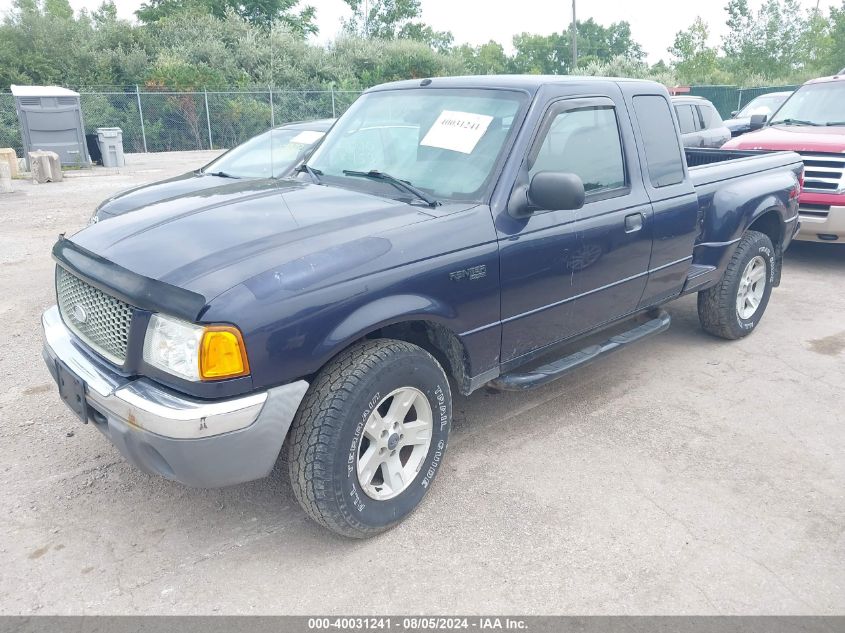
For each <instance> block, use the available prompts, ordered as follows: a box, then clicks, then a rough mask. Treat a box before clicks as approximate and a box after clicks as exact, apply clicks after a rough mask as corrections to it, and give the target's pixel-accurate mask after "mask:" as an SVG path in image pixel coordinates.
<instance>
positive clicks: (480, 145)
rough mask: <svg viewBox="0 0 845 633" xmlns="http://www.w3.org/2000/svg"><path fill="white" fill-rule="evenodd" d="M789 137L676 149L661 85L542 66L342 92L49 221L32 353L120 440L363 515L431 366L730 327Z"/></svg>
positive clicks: (212, 472) (740, 328)
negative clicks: (336, 104)
mask: <svg viewBox="0 0 845 633" xmlns="http://www.w3.org/2000/svg"><path fill="white" fill-rule="evenodd" d="M802 173H803V172H802V164H801V161H800V159H799V157H798V156H797V155H796V154H793V153H787V152H781V153H764V152H728V151H720V150H686V151H685V150H684V149H683V147H682V146H681V142H680V140H679V133H678V124H677V121H676V119H675V116H674V114H673V110H672V107H671V104H670V100H669V95H668V94H667V92H666V90H665V89H664V88H663V87H662V86H660V85H658V84H656V83H651V82H646V81H636V80H627V79H601V78H567V77H539V76H530V77H518V76H510V77H495V76H487V77H464V78H436V79H425V80H422V81H420V80H414V81H406V82H399V83H393V84H387V85H383V86H378V87H376V88H373V89H371V90H369V91H367V92H366V93H365V94H364V95H363V96H362V97H361V98H360V99H359V100H358V101H357V102H356V103H355V104H354V105H353V106H352V107H351V108H350V109H349V111H348V112H346V113H345V114H344V115H343V117H342V118H341V119H340V120H339V121H338V123H337V124H336V125H335V126H334V127H333V128H332V130H331V131H330V132H329V133H328V134H327V135H326V137H325V139H324V140H323V142H322V143H321V145H319V146H318V148H317V149H316V151H315V153H314V154H313V155H312V156H311V158H310V159H309V160H308V162H307V164H303V165H302V166H300V168H299V173H298V174H297V175H296V177H295V178H294V179H289V180H274V179H267V180H252V181H245V182H236V183H234V184H232V185H230V186H228V187H223V188H215V189H212V190H209V191H202V192H194V193H188V194H185V195H184V196H179V197H172V198H168V199H166V200H162V201H159V202H156V203H154V204H150V205H149V206H147V207H146V208H144V209H141V210H139V211H136V212H134V213H128V214H125V215H121V216H118V217H115V218H113V219H110V220H109V221H108V222H101V223H98V224H95V225H92V226H90V227H88V228H86V229H84V230H82V231H80V232H79V233H77V234H75V235H73V236H72V237H62V238H60V239H59V241H58V242H57V243H56V245H55V247H54V249H53V255H54V257H55V260H56V262H57V266H56V293H57V303H58V305H57V306H54V307H52V308H50V309H49V310H47V311H46V312H45V314H44V316H43V326H44V331H45V340H46V344H45V347H44V358H45V360H46V362H47V366H48V367H49V369H50V371H51V372H52V374H53V376H54V378H55V379H56V381H57V383H58V387H59V392H60V395H61V397H62V399H63V400H64V401H65V402H66V403H67V404H68V405H69V406H70V408H71V409H72V410H73V411H74V412H75V413H76V414H77V415H78V416H79V417H80V418H81V419H82V420H83V421H85V422H89V423H92V424H93V425H95V426H96V427H97V428H99V429H100V430H101V431H103V432H104V434H105V435H106V436H107V437H108V438H109V439H110V440H111V441H112V442H113V443H114V444H115V446H117V448H118V449H119V450H120V451H121V453H122V454H123V455H124V456H125V457H126V458H127V459H128V460H129V461H131V462H132V463H133V464H135V465H137V466H138V467H139V468H141V469H143V470H144V471H147V472H149V473H157V474H160V475H163V476H164V477H167V478H169V479H173V480H176V481H180V482H183V483H185V484H187V485H189V486H202V487H215V486H226V485H231V484H236V483H239V482H244V481H248V480H252V479H257V478H260V477H264V476H266V475H267V474H268V473H269V472H270V471H271V469H272V467H273V465H274V464H275V463H276V461H277V459H278V457H279V454H280V451H281V450H282V447H283V444H284V445H285V447H286V450H287V451H288V456H289V459H288V464H289V469H290V476H291V480H292V483H293V489H294V491H295V494H296V496H297V498H298V499H299V501H300V502H301V504H302V506H303V508H304V509H305V510H306V512H307V513H308V514H309V515H310V516H312V517H313V518H314V519H315V520H316V521H318V522H319V523H321V524H322V525H324V526H326V527H328V528H329V529H332V530H334V531H336V532H339V533H341V534H345V535H349V536H355V537H364V536H369V535H373V534H376V533H378V532H380V531H382V530H384V529H387V528H388V527H390V526H392V525H394V524H396V523H397V522H399V521H400V520H401V519H402V518H403V517H404V516H406V515H407V514H408V513H409V512H411V511H412V510H413V509H414V508H415V507H416V506H417V504H418V503H419V502H420V501H421V500H422V498H423V496H424V495H425V494H426V492H427V490H428V489H429V487H430V486H431V483H432V480H433V479H434V477H435V476H436V474H437V472H438V471H439V470H440V467H441V465H442V463H443V459H444V454H445V451H446V445H447V438H448V434H449V428H450V423H451V417H452V389H456V390H457V391H459V392H460V393H462V394H469V393H471V392H473V391H474V390H476V389H478V388H479V387H481V386H483V385H488V386H490V387H492V388H495V389H505V390H519V389H528V388H532V387H536V386H539V385H543V384H545V383H547V382H549V381H550V380H553V379H555V378H557V377H559V376H561V375H563V374H564V373H566V372H567V371H570V370H571V369H573V368H575V367H578V366H580V365H583V364H584V363H587V362H590V361H592V360H595V359H596V358H600V357H602V356H603V355H605V354H607V353H609V352H611V351H613V350H615V349H619V348H622V347H625V346H627V345H630V344H631V343H633V342H635V341H637V340H640V339H642V338H643V337H645V336H648V335H650V334H655V333H657V332H660V331H662V330H664V329H665V328H666V327H668V325H669V316H668V315H667V314H666V312H664V311H663V310H661V306H662V305H663V304H665V303H667V302H668V301H671V300H673V299H676V298H678V297H680V296H682V295H685V294H689V293H692V292H697V293H698V309H699V314H700V317H701V324H702V326H703V328H704V329H705V330H706V331H708V332H710V333H712V334H714V335H716V336H720V337H723V338H727V339H736V338H739V337H742V336H745V335H747V334H749V333H750V332H751V331H753V330H754V328H755V327H756V326H757V325H758V323H759V322H760V319H761V317H762V316H763V312H764V310H765V309H766V305H767V303H768V301H769V296H770V293H771V291H772V288H773V287H774V286H777V285H778V283H779V282H780V275H781V262H782V256H783V252H784V249H786V247H787V246H788V245H789V243H790V241H791V240H792V237H793V236H794V234H795V232H796V230H797V229H798V211H797V201H798V194H799V192H800V187H801V179H802Z"/></svg>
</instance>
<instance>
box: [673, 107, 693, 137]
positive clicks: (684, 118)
mask: <svg viewBox="0 0 845 633" xmlns="http://www.w3.org/2000/svg"><path fill="white" fill-rule="evenodd" d="M675 111H676V112H677V113H678V123H679V124H680V125H681V134H690V133H692V132H695V131H696V127H697V126H696V124H695V119H696V118H697V117H696V116H695V113H694V112H693V111H692V106H690V105H679V106H675Z"/></svg>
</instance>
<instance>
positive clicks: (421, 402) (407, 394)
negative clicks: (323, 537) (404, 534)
mask: <svg viewBox="0 0 845 633" xmlns="http://www.w3.org/2000/svg"><path fill="white" fill-rule="evenodd" d="M451 419H452V399H451V393H450V391H449V382H448V380H447V378H446V374H445V373H444V371H443V368H442V367H441V366H440V364H439V363H438V362H437V361H436V360H435V359H434V358H433V357H432V356H431V354H429V353H428V352H426V351H425V350H423V349H421V348H420V347H417V346H416V345H412V344H410V343H405V342H403V341H395V340H388V339H382V340H376V341H367V342H365V343H361V344H359V345H356V346H354V347H352V348H350V349H349V350H347V351H346V352H344V353H342V354H341V355H340V356H338V357H337V358H336V359H335V360H333V361H332V362H331V363H330V364H329V365H327V366H326V367H325V368H324V369H323V370H322V371H321V372H320V374H319V375H318V376H317V378H316V380H315V381H314V383H313V384H312V385H311V388H310V389H309V391H308V394H307V395H306V396H305V399H304V401H303V402H302V405H301V406H300V409H299V411H298V413H297V415H296V418H295V419H294V421H293V424H292V426H291V435H290V442H289V468H290V477H291V482H292V484H293V490H294V494H295V495H296V498H297V500H298V501H299V503H300V505H302V507H303V508H304V509H305V511H306V512H307V513H308V514H309V515H310V516H311V517H312V518H313V519H314V520H315V521H317V522H318V523H320V524H321V525H323V526H325V527H327V528H329V529H330V530H333V531H334V532H337V533H339V534H342V535H344V536H351V537H357V538H363V537H368V536H373V535H375V534H378V533H379V532H382V531H384V530H386V529H388V528H390V527H392V526H393V525H395V524H396V523H398V522H399V521H401V520H402V519H403V518H405V516H407V515H408V514H410V513H411V512H412V511H413V510H414V508H416V507H417V505H418V504H419V503H420V501H422V498H423V497H424V496H425V494H426V492H428V489H429V487H430V486H431V483H432V481H433V480H434V477H435V475H436V474H437V471H438V470H439V467H440V464H441V463H442V461H443V455H444V453H445V451H446V443H447V440H448V437H449V428H450V424H451Z"/></svg>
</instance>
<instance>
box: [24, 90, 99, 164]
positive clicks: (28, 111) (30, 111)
mask: <svg viewBox="0 0 845 633" xmlns="http://www.w3.org/2000/svg"><path fill="white" fill-rule="evenodd" d="M12 94H13V95H14V97H15V108H16V109H17V112H18V120H19V121H20V124H21V137H22V140H23V149H24V156H25V157H26V159H27V165H28V166H29V167H30V168H31V165H29V152H31V151H34V150H39V149H41V150H46V151H51V152H56V154H58V155H59V161H61V163H62V165H75V166H87V165H89V164H90V163H91V160H90V159H89V157H88V148H87V146H86V144H85V126H84V125H83V123H82V108H81V106H80V102H79V93H78V92H74V91H73V90H68V89H67V88H60V87H58V86H14V85H13V86H12Z"/></svg>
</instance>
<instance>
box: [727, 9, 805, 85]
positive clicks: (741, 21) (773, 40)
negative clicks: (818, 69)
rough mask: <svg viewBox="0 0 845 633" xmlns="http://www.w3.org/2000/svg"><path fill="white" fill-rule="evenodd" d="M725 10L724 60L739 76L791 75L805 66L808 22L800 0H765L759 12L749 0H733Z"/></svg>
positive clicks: (737, 76)
mask: <svg viewBox="0 0 845 633" xmlns="http://www.w3.org/2000/svg"><path fill="white" fill-rule="evenodd" d="M726 10H727V12H728V21H727V25H728V28H729V31H728V33H727V34H726V35H725V36H724V37H723V39H722V49H723V50H724V52H725V62H724V63H725V67H726V69H727V70H729V71H730V72H732V73H733V75H734V77H735V78H736V79H738V80H739V81H742V80H743V79H745V78H748V77H750V76H754V75H757V76H760V77H765V78H773V77H789V76H792V75H794V74H795V72H796V71H798V70H800V69H802V68H803V66H804V62H805V61H806V60H805V59H803V58H802V53H806V51H804V50H803V47H802V45H801V44H802V42H803V41H805V39H806V38H805V32H806V29H807V26H808V23H807V20H806V18H805V17H804V15H803V12H802V10H801V6H800V4H799V3H798V1H797V0H766V1H765V2H764V3H763V5H762V6H761V7H760V9H759V11H758V12H757V14H756V15H755V14H753V13H752V11H751V9H750V7H749V5H748V0H730V2H729V3H728V6H727V7H726Z"/></svg>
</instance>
